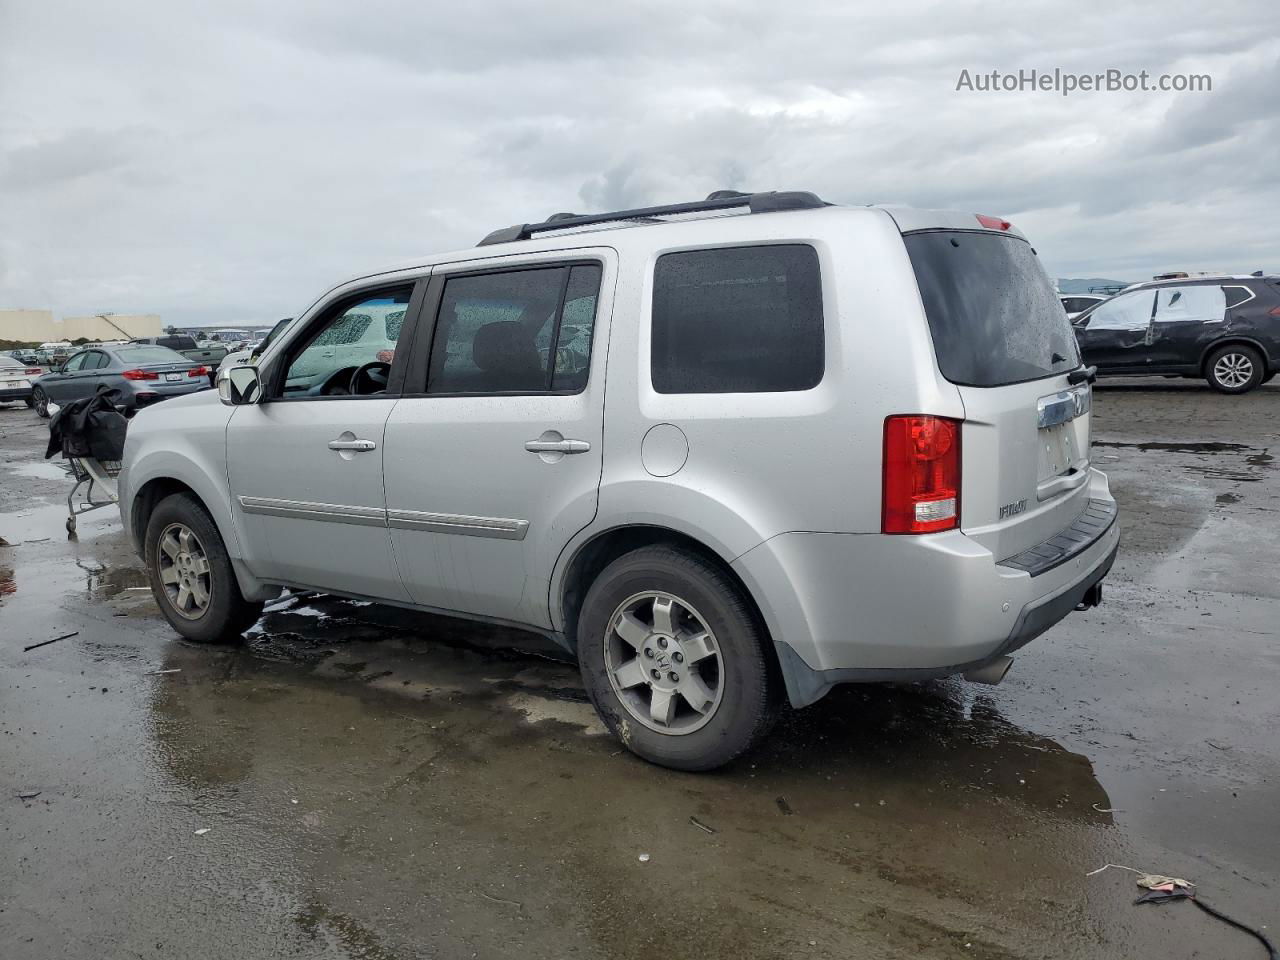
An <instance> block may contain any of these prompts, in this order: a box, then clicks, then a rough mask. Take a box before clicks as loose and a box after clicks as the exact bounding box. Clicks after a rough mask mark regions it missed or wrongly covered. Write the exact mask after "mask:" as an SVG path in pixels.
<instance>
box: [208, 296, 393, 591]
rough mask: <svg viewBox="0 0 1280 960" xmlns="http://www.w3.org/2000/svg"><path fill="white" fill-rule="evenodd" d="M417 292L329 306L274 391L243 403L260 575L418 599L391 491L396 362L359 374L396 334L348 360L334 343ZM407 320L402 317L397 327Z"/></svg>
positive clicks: (238, 480)
mask: <svg viewBox="0 0 1280 960" xmlns="http://www.w3.org/2000/svg"><path fill="white" fill-rule="evenodd" d="M412 291H413V285H412V284H407V285H400V286H396V287H392V288H382V289H377V290H373V291H366V292H362V293H359V294H356V295H354V296H349V297H343V298H342V299H341V300H339V301H338V302H337V303H335V304H333V305H332V306H330V307H327V308H325V309H324V310H322V311H321V312H320V313H319V314H318V315H317V317H316V319H315V320H314V321H313V322H309V323H306V324H305V325H304V327H303V329H302V330H300V332H299V334H298V335H297V336H296V337H294V338H293V340H292V341H291V342H290V343H289V344H288V345H287V346H286V347H285V350H284V354H283V355H282V356H281V357H279V358H277V359H273V360H272V361H271V362H270V364H269V365H268V368H267V369H264V371H263V373H264V380H265V395H264V399H263V400H262V402H260V403H257V404H253V405H248V406H241V407H237V408H236V409H235V412H234V414H233V415H232V417H231V421H230V423H229V424H228V426H227V464H228V472H229V476H230V481H231V496H232V510H233V512H234V515H235V517H236V521H237V528H238V533H239V536H240V537H241V538H242V541H243V542H244V543H245V544H246V553H247V555H248V556H249V557H251V558H252V565H253V572H254V574H255V575H256V576H258V577H259V578H260V579H264V580H267V581H280V582H283V583H290V584H297V585H300V586H304V587H313V588H316V589H321V590H335V591H340V592H343V593H352V594H359V595H362V596H369V597H377V598H380V599H387V600H407V599H408V597H407V595H406V593H405V591H404V587H403V586H402V585H401V582H400V577H399V574H398V573H397V571H396V568H395V562H394V560H393V559H392V556H391V543H390V539H389V536H388V533H387V522H386V504H385V501H384V498H383V493H382V463H383V452H384V442H383V441H384V428H385V426H386V422H387V417H388V416H389V415H390V413H391V411H392V409H393V408H394V407H395V405H396V397H395V396H394V395H393V394H391V393H388V392H387V391H386V387H385V384H386V382H387V376H386V374H387V369H386V367H387V365H386V364H385V363H382V364H381V366H380V367H374V368H372V370H371V371H369V372H368V373H364V374H361V376H359V377H357V376H356V373H357V371H358V370H359V369H360V368H361V367H362V366H363V364H365V363H379V362H380V358H379V357H378V347H382V346H385V345H384V344H383V343H382V342H381V340H379V341H378V343H377V345H376V346H375V345H372V344H371V347H370V350H369V355H368V356H367V357H352V356H346V357H344V358H342V363H341V365H339V364H337V363H336V361H334V360H333V353H334V351H333V349H332V347H333V341H334V340H335V339H339V340H341V339H345V338H346V337H348V336H350V335H351V331H352V330H353V329H354V328H356V327H361V326H362V325H366V326H367V325H368V324H369V323H373V322H383V320H384V318H385V317H387V316H395V315H397V314H399V315H400V317H402V316H403V312H404V311H405V310H406V309H407V307H408V304H409V300H410V297H411V294H412ZM399 329H400V324H399V317H397V319H396V321H395V323H394V331H395V333H396V335H397V336H398V335H399ZM393 343H394V340H393ZM325 359H328V360H329V365H327V366H326V364H325V362H324V361H325ZM370 373H371V374H372V376H370V375H369V374H370Z"/></svg>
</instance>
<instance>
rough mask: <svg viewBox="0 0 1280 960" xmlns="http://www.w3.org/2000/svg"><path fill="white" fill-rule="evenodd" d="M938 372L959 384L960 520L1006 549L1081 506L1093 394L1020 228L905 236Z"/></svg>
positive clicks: (1064, 522)
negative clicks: (1074, 379) (1073, 377)
mask: <svg viewBox="0 0 1280 960" xmlns="http://www.w3.org/2000/svg"><path fill="white" fill-rule="evenodd" d="M904 240H905V242H906V245H907V252H908V253H909V254H910V257H911V263H912V266H913V268H914V269H915V273H916V280H917V283H918V285H919V288H920V295H921V299H922V301H923V304H924V308H925V314H926V316H927V318H928V322H929V327H930V332H931V334H932V337H933V345H934V353H935V355H936V358H937V363H938V368H939V370H940V371H941V373H942V375H943V376H944V377H945V378H946V379H947V380H949V381H951V382H952V383H953V384H955V385H956V387H957V388H958V389H959V391H960V396H961V399H962V401H963V403H964V412H965V422H964V426H963V432H962V434H961V451H962V458H963V468H962V469H963V474H962V480H961V498H960V499H961V502H960V527H961V529H962V530H963V531H964V532H965V533H966V534H968V535H969V536H971V537H973V538H974V539H976V540H978V541H979V542H980V543H982V544H983V545H984V546H985V547H987V548H988V549H989V550H991V552H992V553H993V554H995V556H996V558H997V559H1004V558H1006V557H1009V556H1012V555H1014V554H1016V553H1019V552H1021V551H1022V550H1025V549H1026V548H1028V547H1030V546H1032V545H1034V544H1037V543H1039V542H1041V541H1043V540H1047V539H1048V538H1050V537H1052V536H1054V535H1055V534H1057V533H1058V532H1059V531H1061V530H1062V529H1064V528H1065V527H1068V526H1070V525H1071V523H1072V522H1073V521H1074V520H1075V519H1076V517H1078V516H1079V515H1080V514H1081V513H1082V512H1083V511H1084V510H1085V508H1086V507H1087V505H1088V489H1089V483H1088V481H1089V441H1090V427H1089V420H1090V407H1091V401H1092V397H1091V393H1090V388H1089V385H1088V384H1087V383H1081V384H1078V385H1072V384H1071V383H1070V382H1069V378H1068V376H1067V374H1068V373H1069V372H1071V371H1072V370H1074V369H1076V368H1078V367H1079V366H1080V354H1079V351H1078V348H1077V345H1076V341H1075V337H1074V335H1073V334H1072V330H1071V326H1070V324H1069V322H1068V321H1067V317H1066V314H1065V312H1064V311H1063V309H1062V306H1061V304H1060V303H1059V301H1058V298H1057V296H1056V295H1055V294H1054V289H1053V284H1052V282H1050V280H1049V278H1048V277H1047V276H1046V274H1045V272H1044V269H1043V267H1041V265H1040V262H1039V258H1038V257H1037V256H1036V253H1035V251H1034V250H1032V248H1031V246H1030V245H1029V244H1028V243H1027V242H1026V240H1024V239H1022V238H1021V237H1020V236H1016V235H1010V234H1007V233H1002V232H997V231H994V230H991V231H965V230H928V231H918V232H914V233H907V234H906V235H904Z"/></svg>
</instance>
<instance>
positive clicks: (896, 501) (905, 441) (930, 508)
mask: <svg viewBox="0 0 1280 960" xmlns="http://www.w3.org/2000/svg"><path fill="white" fill-rule="evenodd" d="M883 469H884V510H883V514H882V521H881V528H882V529H883V531H884V532H885V533H937V532H938V531H939V530H952V529H954V528H955V527H958V526H959V525H960V421H959V420H950V419H947V418H946V417H928V416H922V415H908V416H896V417H886V418H885V421H884V468H883Z"/></svg>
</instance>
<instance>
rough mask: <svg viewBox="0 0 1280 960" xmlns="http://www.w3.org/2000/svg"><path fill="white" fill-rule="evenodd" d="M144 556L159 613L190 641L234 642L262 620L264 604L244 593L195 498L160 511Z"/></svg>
mask: <svg viewBox="0 0 1280 960" xmlns="http://www.w3.org/2000/svg"><path fill="white" fill-rule="evenodd" d="M145 554H146V563H147V574H148V577H149V578H150V580H151V593H152V595H153V596H154V597H155V599H156V603H157V604H158V605H159V607H160V612H161V613H163V614H164V617H165V619H166V620H168V621H169V623H170V625H172V627H173V628H174V629H175V630H177V631H178V633H180V634H182V635H183V636H184V637H186V638H187V639H188V640H196V641H199V642H204V643H209V642H217V641H231V640H235V639H236V638H238V637H239V636H240V634H242V633H244V631H245V630H247V629H248V628H249V627H251V626H253V624H254V623H255V622H256V621H257V619H258V617H259V616H260V615H261V613H262V604H260V603H250V602H249V601H247V600H245V599H244V596H243V595H242V594H241V593H240V585H239V584H238V583H237V582H236V577H235V572H234V571H233V570H232V569H231V558H230V556H229V555H228V554H227V548H226V547H225V546H224V545H223V542H222V536H221V535H220V534H219V533H218V528H217V527H216V526H215V525H214V523H213V518H212V517H210V516H209V514H208V513H207V512H206V511H205V509H204V506H203V505H202V504H201V503H200V501H198V500H197V499H196V498H195V497H193V496H191V495H190V494H187V493H176V494H173V495H172V496H169V497H166V498H165V499H164V500H162V501H160V503H159V504H158V505H157V506H156V508H155V510H154V511H153V512H152V514H151V518H150V520H148V521H147V532H146V537H145Z"/></svg>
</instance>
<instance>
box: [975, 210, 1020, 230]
mask: <svg viewBox="0 0 1280 960" xmlns="http://www.w3.org/2000/svg"><path fill="white" fill-rule="evenodd" d="M974 216H975V217H977V218H978V222H979V223H980V224H982V225H983V226H984V227H986V228H987V229H988V230H1008V229H1009V228H1010V227H1012V226H1013V224H1012V223H1010V222H1009V221H1008V220H1001V219H1000V218H999V217H988V216H987V215H986V214H985V213H975V214H974Z"/></svg>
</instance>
